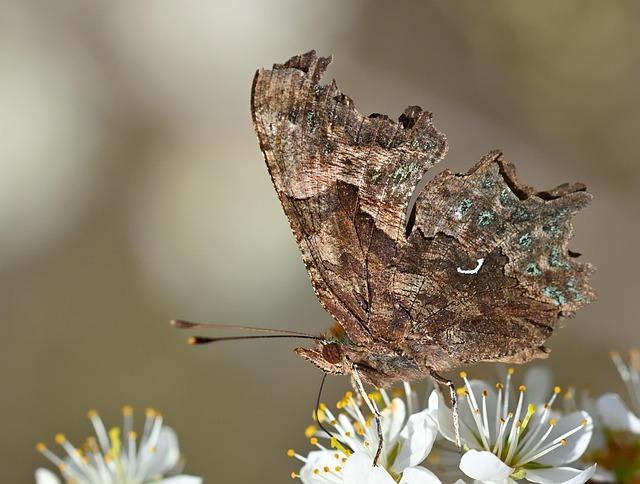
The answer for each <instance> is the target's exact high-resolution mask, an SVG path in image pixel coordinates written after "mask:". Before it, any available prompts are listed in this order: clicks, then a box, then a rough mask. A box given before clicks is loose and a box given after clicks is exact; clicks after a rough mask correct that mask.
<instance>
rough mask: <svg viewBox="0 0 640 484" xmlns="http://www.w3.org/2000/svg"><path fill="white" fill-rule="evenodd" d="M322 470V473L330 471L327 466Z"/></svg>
mask: <svg viewBox="0 0 640 484" xmlns="http://www.w3.org/2000/svg"><path fill="white" fill-rule="evenodd" d="M322 470H323V471H325V472H329V471H331V469H329V466H324V467H323V468H322Z"/></svg>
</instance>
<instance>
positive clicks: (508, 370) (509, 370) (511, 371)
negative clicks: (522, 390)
mask: <svg viewBox="0 0 640 484" xmlns="http://www.w3.org/2000/svg"><path fill="white" fill-rule="evenodd" d="M515 372H516V370H515V369H513V368H511V367H509V368H507V373H509V375H513V374H514V373H515Z"/></svg>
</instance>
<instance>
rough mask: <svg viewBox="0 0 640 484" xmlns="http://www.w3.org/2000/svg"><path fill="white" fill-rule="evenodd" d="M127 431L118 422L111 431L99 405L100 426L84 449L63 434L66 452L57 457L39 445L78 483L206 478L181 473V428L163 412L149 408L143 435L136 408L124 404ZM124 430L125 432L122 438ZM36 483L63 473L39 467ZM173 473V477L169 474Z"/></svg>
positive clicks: (54, 481) (186, 483) (195, 483)
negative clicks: (168, 422) (136, 426)
mask: <svg viewBox="0 0 640 484" xmlns="http://www.w3.org/2000/svg"><path fill="white" fill-rule="evenodd" d="M122 413H123V415H124V425H123V427H122V431H121V429H120V428H118V427H113V428H111V429H110V430H109V431H107V429H106V427H105V426H104V423H103V422H102V419H101V418H100V417H99V415H98V413H97V412H96V411H95V410H90V411H89V413H88V416H89V419H90V420H91V423H92V424H93V427H94V430H95V437H93V436H92V437H89V438H88V439H87V441H86V442H85V444H84V446H83V448H82V449H77V448H75V447H74V446H73V445H72V444H71V443H70V442H69V441H68V440H67V439H66V437H65V436H64V435H63V434H58V435H56V437H55V440H56V443H57V444H59V445H60V446H61V447H62V448H63V449H64V451H65V452H66V454H67V455H66V457H64V458H61V457H58V456H57V455H56V454H55V453H53V452H52V451H51V450H49V449H48V448H47V447H46V446H45V445H44V444H43V443H39V444H38V445H37V446H36V448H37V449H38V451H39V452H41V453H42V454H43V455H44V456H45V457H47V458H48V459H49V460H50V461H51V462H53V463H54V464H55V465H56V466H57V467H58V469H59V470H60V472H61V474H62V477H63V479H64V481H65V482H67V483H74V484H143V483H147V482H154V483H167V484H169V483H170V484H200V483H201V482H202V479H201V478H199V477H194V476H187V475H183V474H180V475H177V473H178V471H179V469H180V467H181V462H180V449H179V447H178V438H177V436H176V433H175V432H174V431H173V430H172V429H171V428H169V427H167V426H164V425H163V423H162V415H161V414H159V413H157V412H156V411H155V410H153V409H147V410H146V418H145V422H144V430H143V432H142V437H141V439H140V440H139V441H138V439H137V434H136V432H134V431H133V409H132V408H131V407H130V406H128V405H126V406H125V407H123V409H122ZM121 432H122V434H123V435H124V438H121ZM35 476H36V484H59V483H60V482H61V481H60V479H59V478H58V477H57V476H56V475H55V474H54V473H53V472H51V471H49V470H47V469H38V470H37V471H36V474H35ZM167 476H172V477H167Z"/></svg>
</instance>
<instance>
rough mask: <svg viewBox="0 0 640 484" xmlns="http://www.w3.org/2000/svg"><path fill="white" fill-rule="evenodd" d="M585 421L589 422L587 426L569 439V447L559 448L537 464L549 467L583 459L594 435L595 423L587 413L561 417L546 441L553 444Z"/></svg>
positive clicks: (543, 457)
mask: <svg viewBox="0 0 640 484" xmlns="http://www.w3.org/2000/svg"><path fill="white" fill-rule="evenodd" d="M583 420H587V422H588V423H587V425H586V426H585V427H584V429H582V430H579V431H578V432H576V433H575V434H573V435H571V436H569V437H567V445H563V446H561V447H558V448H557V449H555V450H553V451H551V452H549V453H548V454H547V455H544V456H542V457H541V458H539V459H537V460H536V463H537V464H543V465H548V466H558V465H562V464H568V463H570V462H574V461H576V460H578V459H579V458H580V457H582V454H584V453H585V451H586V450H587V447H589V442H590V441H591V435H592V434H593V422H592V420H591V417H590V416H589V414H588V413H587V412H574V413H571V414H569V415H565V416H564V417H561V418H560V419H559V420H558V423H557V425H556V426H555V427H554V429H553V430H552V431H551V433H550V434H549V437H547V439H546V440H545V442H546V443H551V441H552V440H553V439H555V438H556V437H559V436H560V435H562V434H564V433H565V432H567V431H569V430H571V429H573V428H575V427H578V426H580V425H581V423H582V421H583Z"/></svg>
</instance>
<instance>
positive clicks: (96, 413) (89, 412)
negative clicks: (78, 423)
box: [87, 408, 98, 419]
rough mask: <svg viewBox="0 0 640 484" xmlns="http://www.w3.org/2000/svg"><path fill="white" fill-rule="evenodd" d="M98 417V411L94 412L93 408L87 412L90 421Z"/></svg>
mask: <svg viewBox="0 0 640 484" xmlns="http://www.w3.org/2000/svg"><path fill="white" fill-rule="evenodd" d="M97 416H98V411H97V410H94V409H93V408H92V409H90V410H89V411H88V412H87V417H89V418H90V419H94V418H96V417H97Z"/></svg>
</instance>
